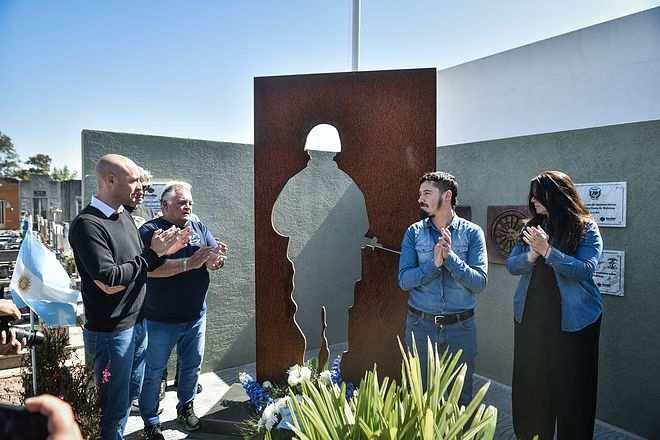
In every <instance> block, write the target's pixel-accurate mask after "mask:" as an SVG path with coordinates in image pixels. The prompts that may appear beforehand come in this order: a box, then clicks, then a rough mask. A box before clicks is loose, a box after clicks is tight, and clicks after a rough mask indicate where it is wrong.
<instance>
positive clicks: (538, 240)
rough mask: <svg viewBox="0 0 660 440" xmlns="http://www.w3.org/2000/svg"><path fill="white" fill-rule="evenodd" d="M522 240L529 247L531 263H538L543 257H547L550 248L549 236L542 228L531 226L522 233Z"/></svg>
mask: <svg viewBox="0 0 660 440" xmlns="http://www.w3.org/2000/svg"><path fill="white" fill-rule="evenodd" d="M522 239H523V241H524V242H525V244H527V245H528V246H529V254H528V259H529V261H536V259H537V258H538V257H539V256H541V255H544V256H545V255H547V253H548V250H549V248H550V244H549V243H548V234H546V233H545V231H544V230H543V228H542V227H540V226H529V227H527V228H525V229H524V230H523V232H522Z"/></svg>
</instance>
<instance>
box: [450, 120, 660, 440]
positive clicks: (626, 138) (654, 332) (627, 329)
mask: <svg viewBox="0 0 660 440" xmlns="http://www.w3.org/2000/svg"><path fill="white" fill-rule="evenodd" d="M659 153H660V121H653V122H643V123H634V124H624V125H613V126H607V127H599V128H592V129H584V130H575V131H566V132H559V133H548V134H542V135H535V136H524V137H517V138H510V139H500V140H494V141H488V142H477V143H470V144H462V145H455V146H449V147H442V148H439V149H438V155H437V167H438V169H441V170H446V171H449V172H451V173H453V174H454V175H456V177H457V178H458V180H459V182H460V184H461V186H460V187H459V203H460V204H463V205H469V206H472V216H473V221H475V222H476V223H478V224H479V225H481V226H482V227H483V228H484V229H485V227H486V209H487V207H488V206H489V205H490V206H492V205H523V204H525V203H526V197H527V192H528V190H529V180H530V179H531V178H532V177H533V176H535V175H536V174H538V173H539V172H541V171H543V170H547V169H558V170H562V171H564V172H566V173H567V174H569V175H570V176H571V177H572V178H573V179H574V180H575V182H577V183H580V182H616V181H626V182H628V199H627V203H628V216H627V227H626V228H601V232H602V235H603V240H604V244H605V249H615V250H624V251H625V252H626V262H625V296H624V297H623V298H620V297H613V296H607V295H605V316H604V319H603V324H602V331H601V340H600V374H599V396H598V397H599V398H598V417H599V418H601V419H603V420H605V421H607V422H609V423H612V424H614V425H617V426H620V427H622V428H625V429H627V430H629V431H632V432H636V433H638V434H640V435H643V436H647V437H649V438H654V437H655V438H657V436H658V435H660V420H659V419H658V413H659V412H658V410H657V408H659V407H660V381H658V380H657V374H658V372H659V371H660V343H659V342H658V335H660V319H659V318H658V311H660V288H659V287H658V281H659V279H660V276H658V269H657V265H658V261H659V260H660V258H659V257H658V250H659V249H660V234H659V233H658V231H656V229H655V225H656V223H657V219H659V218H660V202H659V201H658V194H660V157H659ZM516 285H517V278H516V277H513V276H511V275H509V274H508V272H507V271H506V269H505V267H504V266H501V265H493V264H491V265H490V267H489V283H488V287H487V289H486V290H485V291H484V292H483V293H482V294H481V298H480V299H479V303H478V307H477V315H478V320H479V324H478V325H479V359H478V367H477V371H478V373H480V374H482V375H484V376H487V377H491V378H493V379H495V380H497V381H499V382H503V383H507V384H510V383H511V371H512V360H513V311H512V299H513V292H514V289H515V287H516Z"/></svg>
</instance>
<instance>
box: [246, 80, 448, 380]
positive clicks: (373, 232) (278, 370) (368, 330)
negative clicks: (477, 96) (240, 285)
mask: <svg viewBox="0 0 660 440" xmlns="http://www.w3.org/2000/svg"><path fill="white" fill-rule="evenodd" d="M318 124H330V125H332V126H334V127H335V128H337V130H338V131H339V135H340V139H341V146H342V147H341V152H340V153H338V154H337V156H336V157H335V161H336V162H337V165H338V167H339V168H340V169H341V170H342V171H344V172H345V173H347V174H348V175H349V176H350V177H351V178H352V179H353V181H354V182H355V183H356V184H357V186H358V188H359V189H360V190H361V191H362V193H363V194H364V198H365V202H366V207H367V216H368V220H369V230H368V232H367V234H366V235H367V237H370V238H375V239H376V240H377V242H378V243H379V245H381V246H382V247H378V246H367V247H365V248H363V249H362V279H361V280H359V281H358V282H357V283H356V286H355V290H354V302H353V306H352V307H351V308H350V310H349V311H347V313H348V314H349V319H348V351H347V352H346V353H344V356H343V358H342V375H343V377H344V378H345V379H346V380H349V381H352V382H356V383H357V382H359V380H360V378H361V377H362V375H363V374H364V372H365V371H366V370H368V369H371V368H373V365H374V364H377V365H378V370H379V372H380V374H383V375H387V376H390V377H398V376H399V375H400V369H401V356H400V354H399V348H398V345H397V341H396V336H397V335H399V336H401V337H402V338H403V333H404V326H405V316H406V308H407V306H406V297H405V294H404V293H403V292H402V291H401V290H399V288H398V283H397V275H398V261H399V254H398V251H399V250H400V243H401V238H402V236H403V232H404V231H405V229H406V227H407V226H408V225H410V224H411V223H413V222H414V221H416V220H417V214H418V211H419V207H418V205H417V196H416V195H417V191H418V187H419V184H418V178H419V176H421V175H422V173H424V172H426V171H431V170H434V169H435V152H436V145H435V144H436V70H435V69H414V70H394V71H376V72H350V73H331V74H314V75H295V76H278V77H262V78H255V80H254V132H255V134H254V136H255V142H254V191H255V194H254V195H255V252H256V254H255V271H256V274H255V275H256V277H255V282H256V286H255V287H256V336H257V359H256V360H257V376H258V378H259V380H260V381H263V380H276V381H282V380H284V378H285V372H286V369H287V368H288V367H290V366H291V365H293V364H302V362H303V357H304V352H305V348H306V347H305V346H306V343H305V337H304V335H303V333H302V332H301V330H300V328H299V327H298V325H297V323H296V321H295V319H294V315H295V312H296V304H295V302H294V301H293V298H292V293H293V288H294V287H293V265H292V263H291V262H290V260H289V259H288V258H287V244H288V237H284V236H282V235H279V234H278V233H277V232H276V231H275V230H274V229H273V225H272V220H271V219H272V211H273V206H274V204H275V202H276V200H277V197H278V196H279V194H280V192H281V191H282V189H283V188H284V186H285V185H286V183H287V182H288V180H289V179H290V178H291V177H293V176H294V175H296V174H297V173H298V172H300V171H301V170H303V169H304V168H305V167H306V165H307V161H308V160H309V156H308V155H307V152H306V151H304V146H305V139H306V137H307V134H308V133H309V131H310V130H311V129H312V128H313V127H315V126H316V125H318ZM328 301H332V298H328ZM330 325H332V324H330Z"/></svg>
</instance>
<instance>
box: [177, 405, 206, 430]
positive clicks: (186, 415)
mask: <svg viewBox="0 0 660 440" xmlns="http://www.w3.org/2000/svg"><path fill="white" fill-rule="evenodd" d="M176 412H177V414H178V416H177V418H176V421H177V423H178V424H179V425H180V426H181V427H182V428H183V429H185V430H186V431H197V430H198V429H199V428H200V427H201V423H200V421H199V418H198V417H197V416H196V415H195V410H194V409H193V402H189V403H187V404H185V405H184V406H182V407H181V408H179V409H178V410H177V411H176Z"/></svg>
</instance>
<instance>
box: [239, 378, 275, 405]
mask: <svg viewBox="0 0 660 440" xmlns="http://www.w3.org/2000/svg"><path fill="white" fill-rule="evenodd" d="M238 379H239V381H240V382H241V385H242V386H243V389H244V390H245V392H246V393H247V395H248V397H249V398H250V403H251V404H252V405H253V406H254V408H255V409H256V410H257V412H258V413H259V414H261V412H262V411H263V410H264V408H266V406H267V405H268V404H269V403H271V402H272V401H273V398H272V397H271V396H270V394H268V392H267V391H266V390H264V388H263V387H262V386H261V385H260V384H259V382H257V381H256V380H254V379H253V378H252V376H250V375H249V374H247V373H241V374H239V375H238Z"/></svg>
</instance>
